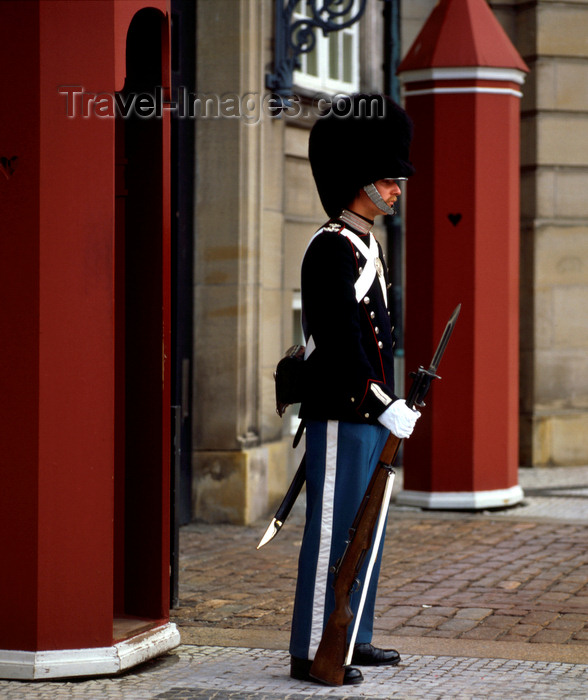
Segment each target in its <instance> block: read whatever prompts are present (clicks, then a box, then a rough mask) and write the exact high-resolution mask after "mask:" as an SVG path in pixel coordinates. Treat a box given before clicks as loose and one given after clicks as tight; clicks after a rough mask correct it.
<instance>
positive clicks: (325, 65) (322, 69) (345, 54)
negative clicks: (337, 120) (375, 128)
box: [292, 0, 359, 94]
mask: <svg viewBox="0 0 588 700" xmlns="http://www.w3.org/2000/svg"><path fill="white" fill-rule="evenodd" d="M357 4H358V3H357V0H354V2H353V4H352V5H351V6H350V10H349V11H348V12H347V13H346V14H345V15H342V16H341V17H335V18H334V19H333V21H334V22H337V23H338V24H342V23H344V22H345V21H347V20H349V19H351V18H352V17H353V16H354V15H356V14H357V10H358V7H357ZM310 5H311V2H310V0H300V1H299V3H298V4H297V6H296V11H295V12H294V13H293V15H292V18H293V21H294V22H297V21H299V20H301V19H304V18H305V17H312V9H311V7H310ZM314 36H315V38H316V44H315V47H314V49H313V50H312V51H311V52H310V53H303V54H300V56H299V59H300V69H299V70H297V71H294V83H295V84H296V85H298V86H299V87H302V88H310V89H312V90H317V91H318V90H321V91H324V92H327V93H331V94H336V93H345V94H349V93H352V92H356V91H357V90H358V88H359V22H354V23H353V24H352V25H351V26H350V27H345V28H344V29H339V30H337V31H334V32H331V33H330V34H329V35H328V36H324V35H323V32H322V30H321V29H319V28H315V29H314Z"/></svg>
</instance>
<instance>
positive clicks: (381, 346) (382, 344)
mask: <svg viewBox="0 0 588 700" xmlns="http://www.w3.org/2000/svg"><path fill="white" fill-rule="evenodd" d="M378 347H379V348H380V350H381V349H382V348H383V347H384V343H383V342H382V341H381V340H380V342H379V343H378Z"/></svg>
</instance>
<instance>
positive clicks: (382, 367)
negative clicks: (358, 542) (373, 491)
mask: <svg viewBox="0 0 588 700" xmlns="http://www.w3.org/2000/svg"><path fill="white" fill-rule="evenodd" d="M335 108H336V111H335V110H332V111H331V112H330V113H329V114H328V115H326V116H323V117H321V118H319V119H318V120H317V122H316V124H315V126H314V127H313V129H312V131H311V135H310V143H309V157H310V163H311V167H312V172H313V176H314V179H315V182H316V186H317V189H318V193H319V196H320V198H321V202H322V204H323V206H324V208H325V210H326V212H327V214H328V216H329V217H330V219H329V221H328V222H327V223H326V224H325V225H324V226H322V227H321V228H320V229H319V231H318V232H317V233H316V234H315V235H314V237H313V238H312V240H311V242H310V243H309V245H308V248H307V250H306V253H305V255H304V260H303V263H302V279H301V289H302V311H303V328H304V334H305V339H306V353H305V362H304V376H305V381H304V387H303V396H302V402H301V417H302V419H303V421H304V422H305V424H306V484H307V490H306V498H307V519H306V526H305V530H304V537H303V541H302V547H301V551H300V562H299V568H298V581H297V588H296V598H295V604H294V615H293V621H292V634H291V641H290V653H291V676H292V677H293V678H296V679H300V680H314V678H313V677H312V676H311V666H312V661H313V658H314V656H315V654H316V651H317V648H318V646H319V643H320V641H321V637H322V634H323V629H324V626H325V624H326V621H327V620H328V618H329V615H330V613H331V611H332V610H333V607H334V594H333V589H332V572H331V569H332V567H333V566H334V565H335V563H336V562H337V561H338V560H339V559H340V558H341V556H342V554H343V551H344V549H345V544H346V540H347V539H348V531H349V528H350V526H351V524H352V521H353V519H354V516H355V514H356V512H357V510H358V507H359V505H360V503H361V501H362V498H363V495H364V493H365V491H366V488H367V486H368V483H369V482H370V478H371V476H372V473H373V472H374V470H375V468H376V465H377V463H378V459H379V456H380V453H381V451H382V448H383V446H384V444H385V443H386V441H387V438H388V436H389V434H390V432H392V433H393V434H394V435H395V436H397V437H398V438H407V437H409V436H410V434H411V433H412V431H413V428H414V425H415V422H416V420H417V418H418V417H419V416H420V413H419V412H418V411H415V410H412V409H411V408H409V407H408V406H407V405H406V403H405V401H404V400H403V399H400V398H398V396H397V395H396V394H395V391H394V353H393V347H394V340H393V335H392V323H391V319H390V310H389V304H388V294H387V289H388V273H387V268H386V264H385V262H384V256H383V253H382V248H381V246H380V244H379V243H378V242H377V241H376V239H375V238H374V235H373V233H372V227H373V225H374V220H375V218H376V217H377V216H383V215H386V214H389V215H393V214H395V209H394V204H395V202H396V201H397V199H398V198H399V197H400V196H401V193H402V187H403V184H404V182H405V181H406V179H407V178H408V177H409V176H410V175H412V174H413V166H412V164H411V162H410V159H409V147H410V142H411V138H412V123H411V121H410V119H409V117H408V116H407V114H406V113H405V111H404V110H403V109H402V108H401V107H400V106H398V105H397V104H396V103H394V102H393V101H392V100H390V99H389V98H384V97H383V96H380V95H371V96H367V95H356V96H354V97H352V98H346V99H345V100H340V101H339V102H337V103H336V104H335ZM382 546H383V537H382V539H381V541H380V543H379V550H378V554H377V557H376V558H375V563H374V566H373V570H372V575H371V578H370V580H369V582H368V590H367V594H366V598H365V602H364V603H363V613H362V615H361V616H360V622H359V626H358V628H357V630H355V633H354V634H355V637H354V647H353V656H352V662H351V663H352V664H353V665H354V666H370V665H383V664H389V665H393V664H397V663H398V662H399V660H400V656H399V654H398V652H397V651H395V650H393V649H389V650H383V649H377V648H375V647H373V646H372V644H371V641H372V630H373V616H374V602H375V597H376V588H377V582H378V573H379V566H380V559H381V552H382ZM369 558H370V557H366V561H367V560H368V559H369ZM365 568H366V567H365V566H364V570H362V572H360V575H359V577H358V579H359V581H360V586H361V582H363V578H364V574H365ZM358 600H359V596H353V597H352V602H351V606H352V609H353V612H354V614H355V613H356V612H357V607H358ZM362 680H363V676H362V673H361V671H360V670H359V669H357V668H354V667H353V666H351V665H348V666H346V667H345V674H344V679H343V683H345V684H356V683H361V682H362Z"/></svg>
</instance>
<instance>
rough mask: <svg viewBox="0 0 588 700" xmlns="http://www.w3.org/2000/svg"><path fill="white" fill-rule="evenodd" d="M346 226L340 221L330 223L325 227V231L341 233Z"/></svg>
mask: <svg viewBox="0 0 588 700" xmlns="http://www.w3.org/2000/svg"><path fill="white" fill-rule="evenodd" d="M344 228H345V226H344V225H343V224H342V223H341V222H340V221H329V223H328V224H327V225H326V226H324V227H323V231H326V232H327V233H339V231H341V230H342V229H344Z"/></svg>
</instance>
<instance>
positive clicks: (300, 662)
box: [290, 656, 363, 685]
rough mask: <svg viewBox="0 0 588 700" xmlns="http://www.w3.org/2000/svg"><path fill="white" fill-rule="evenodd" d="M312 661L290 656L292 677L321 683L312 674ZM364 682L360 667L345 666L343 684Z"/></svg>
mask: <svg viewBox="0 0 588 700" xmlns="http://www.w3.org/2000/svg"><path fill="white" fill-rule="evenodd" d="M311 666H312V661H311V660H310V659H299V658H297V657H296V656H292V657H290V678H295V679H296V680H297V681H312V682H313V683H319V682H320V681H317V679H316V678H313V677H312V676H311V675H310V667H311ZM359 683H363V674H362V672H361V671H360V670H359V669H358V668H353V667H352V666H345V675H344V676H343V685H358V684H359Z"/></svg>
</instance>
